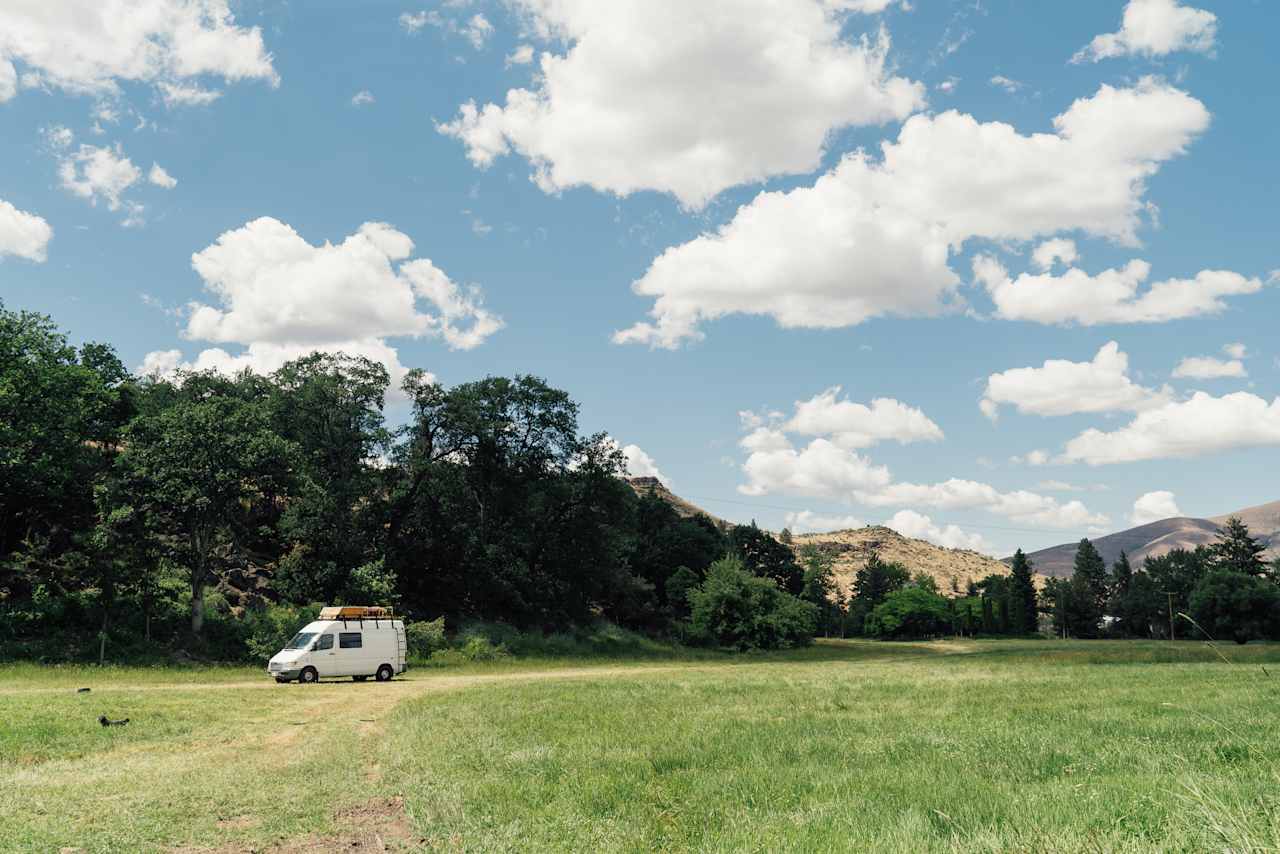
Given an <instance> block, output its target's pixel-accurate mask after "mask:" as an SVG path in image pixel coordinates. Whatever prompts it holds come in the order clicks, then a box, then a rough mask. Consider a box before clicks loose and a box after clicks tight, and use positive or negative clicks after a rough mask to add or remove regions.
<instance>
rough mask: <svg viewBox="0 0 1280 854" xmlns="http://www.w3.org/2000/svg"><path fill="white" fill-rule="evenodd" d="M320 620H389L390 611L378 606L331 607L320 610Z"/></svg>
mask: <svg viewBox="0 0 1280 854" xmlns="http://www.w3.org/2000/svg"><path fill="white" fill-rule="evenodd" d="M320 619H322V620H389V619H391V609H390V608H383V607H381V606H378V605H333V606H331V607H328V608H321V609H320Z"/></svg>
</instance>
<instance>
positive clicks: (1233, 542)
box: [1209, 516, 1267, 577]
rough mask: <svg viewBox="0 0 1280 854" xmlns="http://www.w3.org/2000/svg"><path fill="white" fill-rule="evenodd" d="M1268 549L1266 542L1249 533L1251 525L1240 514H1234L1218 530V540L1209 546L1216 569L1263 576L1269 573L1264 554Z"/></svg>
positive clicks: (1210, 556)
mask: <svg viewBox="0 0 1280 854" xmlns="http://www.w3.org/2000/svg"><path fill="white" fill-rule="evenodd" d="M1266 550H1267V547H1266V545H1265V544H1263V543H1262V542H1261V541H1259V540H1257V539H1254V538H1253V537H1252V536H1250V535H1249V526H1248V525H1246V524H1245V523H1244V522H1243V521H1241V520H1240V518H1239V517H1238V516H1232V517H1231V518H1230V519H1228V520H1227V522H1226V524H1225V525H1223V526H1222V528H1221V529H1220V530H1219V531H1218V539H1217V541H1216V542H1215V543H1214V544H1213V545H1211V546H1209V560H1210V565H1211V566H1212V567H1213V568H1214V569H1226V570H1230V571H1232V572H1240V573H1243V574H1245V575H1253V576H1258V577H1261V576H1264V575H1266V574H1267V563H1266V560H1264V559H1263V556H1262V555H1263V553H1264V552H1265V551H1266Z"/></svg>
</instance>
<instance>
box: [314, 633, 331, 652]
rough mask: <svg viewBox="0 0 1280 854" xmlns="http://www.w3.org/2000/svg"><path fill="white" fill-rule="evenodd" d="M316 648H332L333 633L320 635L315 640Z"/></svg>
mask: <svg viewBox="0 0 1280 854" xmlns="http://www.w3.org/2000/svg"><path fill="white" fill-rule="evenodd" d="M316 649H333V635H321V636H320V640H318V641H316Z"/></svg>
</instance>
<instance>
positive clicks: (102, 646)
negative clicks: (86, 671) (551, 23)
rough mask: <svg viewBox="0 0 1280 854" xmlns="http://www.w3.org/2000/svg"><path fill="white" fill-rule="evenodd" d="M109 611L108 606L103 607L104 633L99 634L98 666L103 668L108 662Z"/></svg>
mask: <svg viewBox="0 0 1280 854" xmlns="http://www.w3.org/2000/svg"><path fill="white" fill-rule="evenodd" d="M108 613H109V611H108V610H107V606H106V604H103V606H102V631H100V632H98V666H99V667H102V666H103V665H104V664H105V663H106V661H107V614H108Z"/></svg>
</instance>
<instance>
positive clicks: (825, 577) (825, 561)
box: [800, 544, 845, 637]
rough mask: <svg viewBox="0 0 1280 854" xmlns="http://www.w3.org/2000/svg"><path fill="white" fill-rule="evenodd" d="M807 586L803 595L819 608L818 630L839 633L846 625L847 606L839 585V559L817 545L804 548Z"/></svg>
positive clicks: (801, 593) (801, 557) (802, 592)
mask: <svg viewBox="0 0 1280 854" xmlns="http://www.w3.org/2000/svg"><path fill="white" fill-rule="evenodd" d="M800 565H801V566H802V567H803V568H804V587H803V589H802V590H801V592H800V598H801V599H803V600H804V601H806V602H809V603H810V604H812V605H813V606H814V607H816V608H817V609H818V630H819V631H820V632H821V633H822V634H823V636H824V637H831V636H833V635H836V634H839V633H840V630H841V628H842V626H843V624H844V617H845V614H844V607H843V604H844V603H843V602H842V601H841V599H842V598H843V597H842V596H841V595H840V591H839V589H838V588H837V587H836V578H835V560H834V559H833V558H832V557H831V555H830V554H828V553H827V552H825V551H823V550H822V549H820V548H818V547H817V546H815V545H812V544H809V545H805V546H803V547H802V548H801V549H800Z"/></svg>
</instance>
